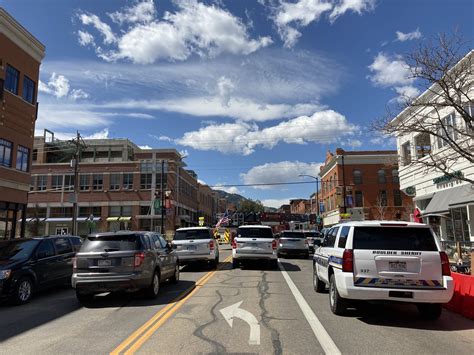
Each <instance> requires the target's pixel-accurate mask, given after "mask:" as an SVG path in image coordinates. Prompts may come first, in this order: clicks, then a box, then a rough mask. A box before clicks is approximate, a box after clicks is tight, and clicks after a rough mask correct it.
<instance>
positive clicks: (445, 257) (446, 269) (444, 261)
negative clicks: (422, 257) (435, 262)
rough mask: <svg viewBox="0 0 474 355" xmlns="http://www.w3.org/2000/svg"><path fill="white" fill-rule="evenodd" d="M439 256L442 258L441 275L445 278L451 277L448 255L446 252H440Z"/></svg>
mask: <svg viewBox="0 0 474 355" xmlns="http://www.w3.org/2000/svg"><path fill="white" fill-rule="evenodd" d="M439 256H440V258H441V274H442V275H443V276H450V275H451V269H450V267H449V258H448V255H447V254H446V253H445V252H444V251H440V252H439Z"/></svg>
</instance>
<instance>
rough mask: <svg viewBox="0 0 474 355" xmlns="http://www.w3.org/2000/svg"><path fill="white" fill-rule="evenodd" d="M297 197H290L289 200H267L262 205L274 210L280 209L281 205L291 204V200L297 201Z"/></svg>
mask: <svg viewBox="0 0 474 355" xmlns="http://www.w3.org/2000/svg"><path fill="white" fill-rule="evenodd" d="M295 198H296V197H288V198H281V199H274V198H270V199H266V200H261V202H262V204H263V205H264V206H266V207H273V208H280V207H281V205H287V204H289V203H290V200H293V199H295Z"/></svg>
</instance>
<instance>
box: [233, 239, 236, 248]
mask: <svg viewBox="0 0 474 355" xmlns="http://www.w3.org/2000/svg"><path fill="white" fill-rule="evenodd" d="M232 249H237V242H236V241H235V239H234V240H233V241H232Z"/></svg>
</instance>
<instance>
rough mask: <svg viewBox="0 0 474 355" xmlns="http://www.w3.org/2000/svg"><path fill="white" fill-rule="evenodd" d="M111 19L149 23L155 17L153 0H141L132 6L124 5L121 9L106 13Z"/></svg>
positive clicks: (120, 21) (120, 22) (121, 22)
mask: <svg viewBox="0 0 474 355" xmlns="http://www.w3.org/2000/svg"><path fill="white" fill-rule="evenodd" d="M107 15H109V17H110V18H111V19H112V21H114V22H116V23H118V24H123V23H136V22H139V23H149V22H151V21H153V20H154V19H155V16H156V9H155V5H154V3H153V0H143V1H138V2H136V3H135V5H134V6H130V7H126V8H124V9H123V10H122V11H116V12H113V13H108V14H107Z"/></svg>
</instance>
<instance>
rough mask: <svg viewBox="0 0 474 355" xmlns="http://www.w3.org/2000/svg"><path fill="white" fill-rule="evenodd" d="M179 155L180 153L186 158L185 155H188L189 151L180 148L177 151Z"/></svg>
mask: <svg viewBox="0 0 474 355" xmlns="http://www.w3.org/2000/svg"><path fill="white" fill-rule="evenodd" d="M179 155H181V157H182V158H187V157H189V152H188V150H187V149H181V150H180V151H179Z"/></svg>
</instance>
